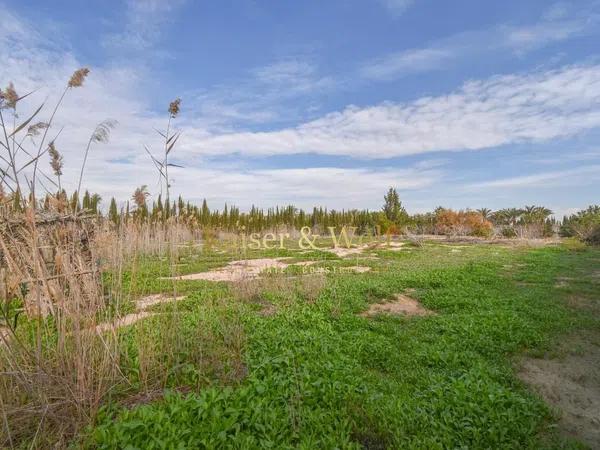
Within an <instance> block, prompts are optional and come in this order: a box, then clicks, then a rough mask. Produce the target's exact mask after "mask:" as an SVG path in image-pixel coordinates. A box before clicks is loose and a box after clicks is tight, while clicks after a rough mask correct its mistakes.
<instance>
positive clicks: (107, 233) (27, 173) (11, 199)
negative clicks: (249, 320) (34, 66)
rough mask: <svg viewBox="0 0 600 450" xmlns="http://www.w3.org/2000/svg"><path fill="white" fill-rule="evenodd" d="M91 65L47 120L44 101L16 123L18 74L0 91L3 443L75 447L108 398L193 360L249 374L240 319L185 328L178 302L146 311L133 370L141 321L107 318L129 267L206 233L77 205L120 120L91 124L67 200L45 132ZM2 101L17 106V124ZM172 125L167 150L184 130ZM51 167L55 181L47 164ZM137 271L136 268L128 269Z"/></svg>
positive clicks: (229, 374)
mask: <svg viewBox="0 0 600 450" xmlns="http://www.w3.org/2000/svg"><path fill="white" fill-rule="evenodd" d="M89 72H90V71H89V69H87V68H82V69H79V70H77V71H75V73H73V75H72V77H71V78H70V79H69V81H68V83H67V85H66V87H65V90H64V91H63V93H62V95H61V96H60V98H59V100H58V102H57V104H56V105H55V107H54V109H53V110H52V111H51V114H50V117H49V119H48V120H45V121H39V122H37V123H34V122H33V121H34V119H35V118H36V116H37V115H38V114H40V113H41V111H42V107H41V106H40V107H39V108H38V109H37V110H36V111H35V113H34V114H32V115H31V116H30V117H28V118H27V119H25V120H24V121H22V122H21V124H20V125H17V120H20V119H19V117H18V114H17V109H18V107H19V102H20V101H21V100H22V99H23V98H25V97H27V96H28V95H29V94H27V95H25V96H21V97H19V95H18V94H17V91H16V89H15V87H14V85H13V84H12V83H11V84H9V85H8V87H6V88H5V89H3V90H1V91H0V127H1V128H2V130H3V131H4V133H0V135H1V136H3V138H2V137H0V152H3V154H2V161H3V162H4V163H5V164H6V167H5V168H2V172H1V173H0V174H1V179H0V192H1V195H0V288H1V289H0V290H1V294H2V295H1V298H0V306H1V308H0V312H1V313H2V314H1V317H0V446H1V447H3V448H4V447H22V446H30V447H40V448H49V447H66V446H67V445H68V444H69V440H70V439H71V438H72V437H73V436H74V435H75V434H76V433H77V431H78V430H80V429H81V428H82V427H84V426H85V425H87V424H90V423H93V421H94V418H95V416H96V414H97V412H98V410H99V408H100V406H101V405H102V404H104V403H105V402H106V401H107V399H109V398H126V397H127V396H131V395H136V394H139V391H140V390H142V391H145V392H150V391H152V390H156V389H160V388H163V387H164V386H166V385H167V383H168V382H169V380H171V378H172V376H173V373H174V372H175V373H177V370H180V368H181V366H182V365H185V364H191V365H192V366H194V367H196V370H197V373H199V374H201V373H204V372H208V371H209V370H212V371H213V372H214V373H215V376H217V377H219V378H222V379H225V380H227V379H231V380H234V379H239V377H241V376H243V372H244V368H243V364H242V362H241V361H242V358H241V354H242V351H243V347H244V341H245V337H244V333H243V328H242V326H241V322H240V321H239V320H237V321H236V320H229V321H223V322H221V321H219V320H216V321H214V323H216V324H218V326H220V327H221V329H217V330H215V329H210V330H207V329H204V328H202V327H201V326H200V325H198V327H197V329H196V331H195V333H193V337H192V338H190V339H185V338H184V337H183V336H182V333H181V330H182V329H183V328H184V327H187V328H189V327H190V323H189V322H186V320H187V319H186V317H185V316H184V315H182V314H178V312H177V310H169V311H164V312H161V313H160V320H153V319H152V318H149V319H145V320H147V321H148V325H151V328H148V327H147V326H144V325H146V324H144V323H143V322H141V323H140V324H139V325H140V326H139V329H138V330H136V331H135V333H136V338H135V342H134V344H135V345H134V347H135V349H136V351H137V357H136V364H137V365H138V369H139V371H138V372H136V374H135V377H133V376H132V374H131V372H130V369H131V364H132V363H131V361H130V360H128V357H129V356H128V354H127V349H128V348H130V345H131V340H130V339H128V338H127V335H128V333H131V330H129V331H128V330H124V329H123V330H122V329H119V328H118V327H110V326H108V327H103V326H99V325H100V324H102V323H104V324H106V322H105V321H108V322H109V323H114V322H115V321H116V320H115V319H116V318H117V317H118V316H119V314H120V309H121V305H122V304H124V303H126V302H125V300H127V298H126V295H125V294H124V293H123V275H124V272H125V270H126V267H127V266H128V265H131V264H132V262H135V260H136V258H138V257H139V256H140V255H147V254H150V255H168V256H169V257H170V258H173V259H174V258H176V257H177V252H178V246H179V244H182V243H187V242H196V241H197V240H198V239H199V236H198V232H197V231H193V230H191V229H190V228H189V227H187V226H185V225H184V224H180V223H177V222H176V221H169V220H167V221H164V222H161V223H158V224H154V223H148V222H143V221H137V222H136V221H130V222H127V221H125V222H124V223H121V224H120V226H118V227H117V226H114V225H113V224H109V223H108V222H103V221H102V220H101V219H99V218H97V217H90V216H87V215H86V212H85V211H83V212H80V211H78V201H77V195H78V192H79V191H80V189H81V184H82V182H83V175H84V168H85V162H86V159H87V154H88V151H89V150H90V145H91V144H92V143H103V142H106V141H107V140H108V137H109V134H110V130H111V129H112V128H113V127H114V126H115V124H116V123H115V122H114V121H105V122H102V123H101V124H99V125H98V126H97V127H96V129H95V130H94V132H93V133H92V135H91V137H90V141H89V143H88V147H87V149H86V151H85V156H84V161H83V164H82V166H81V172H80V177H79V183H78V190H77V192H76V193H75V195H74V199H75V200H74V201H68V199H67V196H66V193H65V192H64V191H63V190H62V186H61V176H62V175H63V168H64V164H65V161H64V159H63V156H62V155H61V153H60V152H59V151H58V147H57V144H56V139H57V137H54V139H50V140H49V143H48V144H46V142H47V141H46V139H47V137H48V133H49V132H50V130H51V129H52V122H53V118H54V116H55V114H56V112H57V110H58V109H59V107H60V105H61V103H62V101H63V99H64V97H65V95H66V94H67V92H69V90H71V89H73V88H78V87H81V86H82V85H83V84H84V81H85V80H86V78H87V76H88V75H89ZM179 105H180V101H179V100H177V101H175V102H173V103H171V105H170V106H169V126H170V122H171V119H174V118H175V116H177V114H178V113H179ZM3 111H4V112H6V111H8V113H9V114H12V119H13V122H14V126H13V128H12V129H9V125H8V123H7V122H6V121H5V120H4V116H3ZM168 130H169V128H167V133H166V136H168V137H167V138H165V158H166V155H167V154H168V153H169V152H170V151H171V150H172V149H173V146H174V145H175V142H176V141H177V136H178V134H169V131H168ZM58 134H60V133H58ZM18 136H20V137H18ZM57 136H58V135H57ZM26 138H28V140H26ZM29 141H31V144H33V145H34V147H36V148H34V149H33V150H27V149H26V148H25V147H24V143H25V142H29ZM46 153H48V155H49V156H50V164H49V166H48V167H42V166H40V165H38V163H39V161H40V158H41V157H42V156H43V155H45V154H46ZM23 160H24V161H23ZM168 165H169V163H168V161H167V160H166V159H165V164H164V166H163V169H164V170H163V174H162V175H161V177H164V179H165V180H166V181H167V183H166V184H167V190H168V175H167V173H166V172H167V167H168ZM48 168H50V169H51V171H52V172H51V175H54V176H55V177H56V179H57V180H56V181H57V182H55V181H54V180H53V179H52V177H51V176H49V175H47V174H46V173H44V171H45V169H48ZM47 183H50V184H51V185H52V186H53V187H51V186H49V185H47ZM38 187H41V188H43V189H45V191H46V199H45V202H44V203H43V204H42V203H41V202H39V201H38V200H37V195H36V188H38ZM5 189H6V192H5ZM136 197H137V199H138V200H139V203H141V202H142V197H143V201H144V203H145V198H146V197H147V195H146V193H145V190H144V189H141V190H140V191H139V192H137V195H136ZM171 267H173V265H172V266H171ZM106 271H109V272H110V275H111V276H110V277H109V278H108V281H104V280H103V276H102V275H103V272H106ZM135 275H136V273H135V271H133V270H132V271H130V274H129V276H135ZM149 317H152V316H151V315H149ZM213 326H214V324H213ZM208 348H212V349H213V350H211V351H209V350H207V349H208ZM128 371H129V372H128ZM138 381H139V383H138ZM136 383H137V384H136ZM199 384H200V381H198V383H197V385H199Z"/></svg>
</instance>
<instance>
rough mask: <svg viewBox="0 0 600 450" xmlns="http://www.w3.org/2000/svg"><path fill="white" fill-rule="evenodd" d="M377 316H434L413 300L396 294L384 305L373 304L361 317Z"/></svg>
mask: <svg viewBox="0 0 600 450" xmlns="http://www.w3.org/2000/svg"><path fill="white" fill-rule="evenodd" d="M377 314H396V315H403V316H428V315H431V314H435V313H434V312H433V311H431V310H429V309H426V308H424V307H423V306H422V305H421V303H419V302H418V301H417V300H415V299H414V298H411V297H409V296H408V295H405V294H397V295H396V296H395V297H394V299H393V300H391V301H388V302H385V303H374V304H372V305H371V306H369V309H368V310H366V311H364V312H362V313H361V314H360V315H361V316H363V317H372V316H375V315H377Z"/></svg>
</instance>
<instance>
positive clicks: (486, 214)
mask: <svg viewBox="0 0 600 450" xmlns="http://www.w3.org/2000/svg"><path fill="white" fill-rule="evenodd" d="M476 211H477V212H478V213H479V214H481V217H483V218H484V219H485V220H489V219H490V217H491V215H492V210H491V209H489V208H479V209H478V210H476Z"/></svg>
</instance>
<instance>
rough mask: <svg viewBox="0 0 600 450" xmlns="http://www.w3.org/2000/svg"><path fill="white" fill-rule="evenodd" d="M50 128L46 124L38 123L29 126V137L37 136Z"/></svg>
mask: <svg viewBox="0 0 600 450" xmlns="http://www.w3.org/2000/svg"><path fill="white" fill-rule="evenodd" d="M46 128H48V124H47V123H46V122H38V123H35V124H33V125H29V127H28V128H27V136H31V137H33V136H37V135H39V134H40V132H41V131H42V130H45V129H46Z"/></svg>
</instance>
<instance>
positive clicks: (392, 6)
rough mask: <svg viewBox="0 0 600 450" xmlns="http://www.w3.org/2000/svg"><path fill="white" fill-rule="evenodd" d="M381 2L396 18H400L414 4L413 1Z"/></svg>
mask: <svg viewBox="0 0 600 450" xmlns="http://www.w3.org/2000/svg"><path fill="white" fill-rule="evenodd" d="M379 2H380V3H381V4H382V5H383V6H384V7H385V8H386V9H387V10H388V11H389V12H391V13H392V14H393V15H394V16H399V15H400V14H402V13H403V12H404V11H406V10H407V9H408V8H409V7H410V6H412V4H413V3H414V1H413V0H379Z"/></svg>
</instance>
